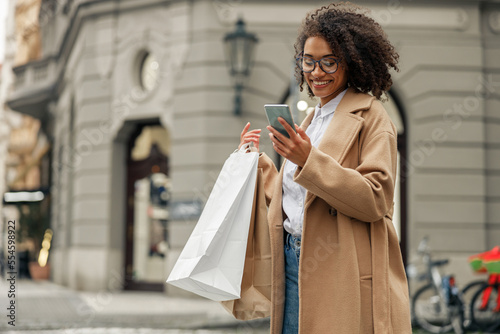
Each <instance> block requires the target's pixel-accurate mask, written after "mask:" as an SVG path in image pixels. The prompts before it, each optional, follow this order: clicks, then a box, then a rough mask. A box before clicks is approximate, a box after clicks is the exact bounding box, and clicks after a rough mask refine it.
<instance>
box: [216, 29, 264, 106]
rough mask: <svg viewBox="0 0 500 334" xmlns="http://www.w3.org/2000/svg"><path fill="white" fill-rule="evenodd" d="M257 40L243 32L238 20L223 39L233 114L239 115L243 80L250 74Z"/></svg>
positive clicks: (252, 35) (253, 35)
mask: <svg viewBox="0 0 500 334" xmlns="http://www.w3.org/2000/svg"><path fill="white" fill-rule="evenodd" d="M257 42H258V39H257V37H256V36H255V34H252V33H249V32H247V31H246V30H245V22H243V20H242V19H239V20H238V22H236V30H235V31H234V32H231V33H228V34H227V35H226V36H225V37H224V44H225V47H226V59H227V61H228V66H229V73H230V74H231V76H232V77H233V78H234V90H235V98H234V114H235V115H240V114H241V92H242V90H243V83H244V81H245V78H246V77H248V75H249V74H250V67H251V66H252V62H253V55H254V48H255V45H256V44H257Z"/></svg>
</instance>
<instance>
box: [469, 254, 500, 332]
mask: <svg viewBox="0 0 500 334" xmlns="http://www.w3.org/2000/svg"><path fill="white" fill-rule="evenodd" d="M477 258H478V260H477V263H476V267H477V266H481V267H484V269H485V270H486V271H487V272H488V274H489V276H488V282H487V283H485V284H483V285H482V287H481V288H480V289H479V290H478V291H477V292H476V293H475V294H474V296H473V297H472V300H471V303H470V306H469V313H470V317H471V326H470V327H471V328H474V329H478V330H482V331H488V332H496V331H497V330H500V247H499V246H497V247H495V248H493V249H492V250H490V251H488V252H484V253H481V254H478V255H477ZM471 265H472V263H471ZM481 270H482V268H481Z"/></svg>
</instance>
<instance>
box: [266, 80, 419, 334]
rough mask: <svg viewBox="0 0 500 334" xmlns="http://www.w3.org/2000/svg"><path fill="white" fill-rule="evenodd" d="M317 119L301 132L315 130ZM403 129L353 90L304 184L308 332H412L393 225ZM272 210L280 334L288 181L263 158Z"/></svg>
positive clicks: (303, 280)
mask: <svg viewBox="0 0 500 334" xmlns="http://www.w3.org/2000/svg"><path fill="white" fill-rule="evenodd" d="M312 116H313V114H311V115H309V116H308V117H307V118H306V119H305V120H304V122H303V123H302V125H301V127H302V128H303V129H306V128H307V126H308V125H309V124H310V122H311V119H312ZM396 154H397V148H396V130H395V127H394V125H393V124H392V122H391V120H390V119H389V117H388V115H387V113H386V111H385V110H384V108H383V107H382V105H381V104H380V103H379V102H378V101H377V100H376V99H375V98H374V97H372V96H370V95H367V94H362V93H356V92H355V91H354V90H353V89H349V90H348V91H347V93H346V95H345V96H344V97H343V99H342V100H341V102H340V104H339V106H338V107H337V110H336V111H335V114H334V116H333V119H332V121H331V123H330V124H329V126H328V128H327V130H326V132H325V134H324V136H323V139H322V141H321V143H320V144H319V146H318V148H312V150H311V153H310V155H309V158H308V160H307V162H306V164H305V165H304V167H303V168H300V167H299V168H298V169H297V172H296V174H295V178H294V180H295V182H297V183H298V184H300V185H301V186H303V187H304V188H305V189H306V190H307V194H306V198H305V208H304V224H303V231H302V247H301V254H300V266H299V298H300V306H299V310H300V312H299V313H300V315H299V334H329V333H335V334H357V333H359V334H367V333H375V334H382V333H391V334H406V333H411V326H410V310H409V300H408V286H407V281H406V276H405V271H404V267H403V262H402V258H401V252H400V248H399V243H398V237H397V235H396V232H395V229H394V227H393V224H392V221H391V219H392V208H393V194H394V184H395V177H396ZM259 168H262V171H263V172H264V178H265V192H266V200H267V201H268V205H269V213H268V224H269V229H270V236H271V249H272V309H271V333H272V334H281V330H282V322H283V307H284V286H285V283H284V282H285V281H284V278H285V275H284V252H283V220H284V217H283V211H282V205H281V204H282V177H283V174H282V173H283V168H282V169H281V172H279V173H278V171H277V170H276V168H275V167H274V164H273V163H272V161H271V159H270V158H269V157H268V156H267V155H265V154H262V155H261V158H260V159H259Z"/></svg>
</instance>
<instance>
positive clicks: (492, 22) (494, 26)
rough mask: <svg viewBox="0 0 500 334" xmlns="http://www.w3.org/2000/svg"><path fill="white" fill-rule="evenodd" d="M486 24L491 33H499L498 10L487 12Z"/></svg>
mask: <svg viewBox="0 0 500 334" xmlns="http://www.w3.org/2000/svg"><path fill="white" fill-rule="evenodd" d="M488 25H489V27H490V29H491V31H492V32H493V33H495V34H500V10H496V11H494V12H492V13H490V14H489V17H488Z"/></svg>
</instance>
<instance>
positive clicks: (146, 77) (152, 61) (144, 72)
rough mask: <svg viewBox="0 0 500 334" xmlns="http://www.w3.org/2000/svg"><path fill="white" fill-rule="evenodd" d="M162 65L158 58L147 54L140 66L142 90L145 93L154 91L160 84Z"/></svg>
mask: <svg viewBox="0 0 500 334" xmlns="http://www.w3.org/2000/svg"><path fill="white" fill-rule="evenodd" d="M159 74H160V64H159V63H158V61H157V60H156V57H155V56H154V55H153V54H151V53H149V52H148V53H146V54H145V55H144V58H143V59H142V62H141V66H140V77H139V81H140V83H141V87H142V89H144V90H145V91H151V90H153V89H154V88H155V87H156V85H157V84H158V80H159V78H160V75H159Z"/></svg>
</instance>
